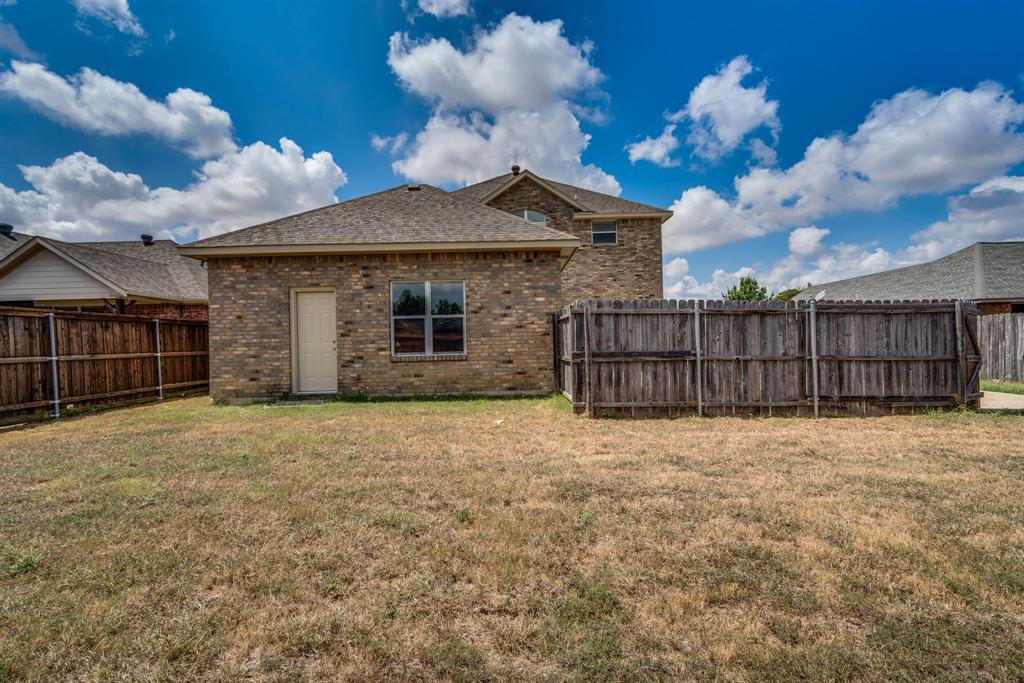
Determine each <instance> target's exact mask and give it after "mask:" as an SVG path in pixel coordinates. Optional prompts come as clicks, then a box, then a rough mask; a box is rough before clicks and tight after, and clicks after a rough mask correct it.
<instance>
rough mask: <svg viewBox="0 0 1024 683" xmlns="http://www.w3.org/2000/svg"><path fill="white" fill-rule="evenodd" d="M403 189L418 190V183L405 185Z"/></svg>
mask: <svg viewBox="0 0 1024 683" xmlns="http://www.w3.org/2000/svg"><path fill="white" fill-rule="evenodd" d="M405 189H407V190H409V192H419V191H420V186H419V185H406V186H405Z"/></svg>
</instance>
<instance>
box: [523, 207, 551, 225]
mask: <svg viewBox="0 0 1024 683" xmlns="http://www.w3.org/2000/svg"><path fill="white" fill-rule="evenodd" d="M516 215H517V216H519V217H520V218H525V219H526V220H528V221H530V222H531V223H546V222H547V219H548V217H547V216H545V215H544V214H543V213H542V212H540V211H534V210H533V209H523V210H522V211H516Z"/></svg>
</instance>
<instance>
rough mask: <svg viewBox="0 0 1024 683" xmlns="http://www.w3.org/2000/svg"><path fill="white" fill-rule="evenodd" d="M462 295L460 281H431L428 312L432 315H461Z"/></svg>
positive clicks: (462, 310) (462, 307)
mask: <svg viewBox="0 0 1024 683" xmlns="http://www.w3.org/2000/svg"><path fill="white" fill-rule="evenodd" d="M464 304H465V302H464V297H463V293H462V283H461V282H431V283H430V312H431V314H433V315H462V314H463V313H464V312H465V311H464Z"/></svg>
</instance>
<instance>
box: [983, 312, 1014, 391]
mask: <svg viewBox="0 0 1024 683" xmlns="http://www.w3.org/2000/svg"><path fill="white" fill-rule="evenodd" d="M978 322H979V329H978V336H979V341H980V342H981V348H982V354H981V355H982V359H983V362H984V365H983V366H982V371H981V378H982V379H995V380H1001V381H1004V382H1024V313H1001V314H999V315H983V316H981V317H980V318H979V319H978Z"/></svg>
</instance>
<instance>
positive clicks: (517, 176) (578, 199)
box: [453, 166, 672, 304]
mask: <svg viewBox="0 0 1024 683" xmlns="http://www.w3.org/2000/svg"><path fill="white" fill-rule="evenodd" d="M453 194H456V195H458V196H460V197H465V198H467V199H471V200H473V201H476V202H480V203H482V204H486V205H488V206H493V207H495V208H497V209H501V210H502V211H507V212H509V213H512V214H515V215H516V216H520V217H522V218H525V219H526V220H530V221H536V222H539V223H543V224H544V225H547V226H548V227H549V228H554V229H555V230H561V231H562V232H565V233H569V234H570V235H573V236H575V237H576V238H578V239H579V241H580V247H579V250H578V251H577V252H576V254H575V255H574V256H573V257H572V260H571V261H569V264H568V265H567V266H566V268H565V269H564V270H563V271H562V278H561V285H562V295H561V301H562V303H563V304H568V303H571V302H573V301H575V300H577V299H660V298H662V287H663V284H662V272H661V267H662V266H661V253H662V252H661V225H662V223H664V222H665V221H666V220H668V219H669V218H670V217H671V216H672V212H671V211H667V210H665V209H659V208H658V207H655V206H648V205H647V204H640V203H639V202H634V201H630V200H628V199H620V198H619V197H613V196H612V195H608V194H602V193H600V192H594V191H593V190H586V189H583V188H581V187H574V186H572V185H566V184H565V183H559V182H555V181H553V180H547V179H545V178H541V177H539V176H537V175H535V174H533V173H531V172H530V171H528V170H520V168H519V167H518V166H513V167H512V172H511V173H506V174H505V175H501V176H498V177H496V178H491V179H490V180H485V181H483V182H481V183H477V184H475V185H470V186H468V187H464V188H462V189H461V190H456V191H455V192H454V193H453Z"/></svg>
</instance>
